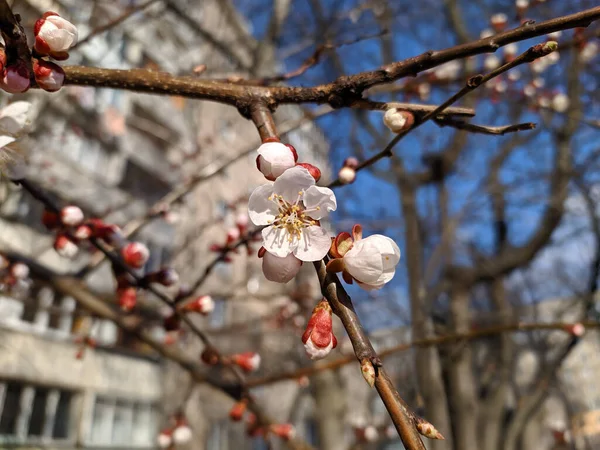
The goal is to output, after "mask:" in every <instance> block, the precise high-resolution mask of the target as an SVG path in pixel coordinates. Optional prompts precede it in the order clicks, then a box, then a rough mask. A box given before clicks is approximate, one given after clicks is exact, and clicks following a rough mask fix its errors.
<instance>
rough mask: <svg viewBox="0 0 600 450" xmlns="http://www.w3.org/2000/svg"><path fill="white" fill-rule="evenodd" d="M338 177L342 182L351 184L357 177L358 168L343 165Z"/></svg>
mask: <svg viewBox="0 0 600 450" xmlns="http://www.w3.org/2000/svg"><path fill="white" fill-rule="evenodd" d="M338 179H339V180H340V183H342V184H350V183H352V182H353V181H354V180H355V179H356V170H354V169H352V168H351V167H342V168H341V169H340V171H339V172H338Z"/></svg>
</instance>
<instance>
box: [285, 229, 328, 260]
mask: <svg viewBox="0 0 600 450" xmlns="http://www.w3.org/2000/svg"><path fill="white" fill-rule="evenodd" d="M330 247H331V236H329V233H328V232H327V230H325V229H324V228H321V227H320V226H318V225H313V226H310V227H308V228H304V229H303V230H302V238H301V241H300V242H299V243H298V246H297V247H296V249H295V250H294V255H296V258H298V259H299V260H300V261H319V260H320V259H323V258H324V257H325V255H326V254H327V252H328V251H329V248H330Z"/></svg>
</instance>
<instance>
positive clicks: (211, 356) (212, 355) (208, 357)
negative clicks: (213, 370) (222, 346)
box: [200, 347, 220, 366]
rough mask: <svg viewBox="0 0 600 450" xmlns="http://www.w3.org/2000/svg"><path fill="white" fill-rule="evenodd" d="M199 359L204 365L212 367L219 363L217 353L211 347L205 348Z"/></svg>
mask: <svg viewBox="0 0 600 450" xmlns="http://www.w3.org/2000/svg"><path fill="white" fill-rule="evenodd" d="M200 359H201V360H202V362H203V363H204V364H207V365H209V366H214V365H215V364H218V363H219V359H220V358H219V353H217V351H216V350H215V349H214V348H213V347H206V348H205V349H204V350H203V351H202V353H201V354H200Z"/></svg>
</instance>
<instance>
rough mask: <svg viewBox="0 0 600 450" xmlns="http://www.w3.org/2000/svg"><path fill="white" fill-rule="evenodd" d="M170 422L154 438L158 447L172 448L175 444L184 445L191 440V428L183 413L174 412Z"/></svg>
mask: <svg viewBox="0 0 600 450" xmlns="http://www.w3.org/2000/svg"><path fill="white" fill-rule="evenodd" d="M171 422H172V423H171V424H170V425H169V426H167V427H165V428H164V429H163V430H162V431H161V432H160V433H159V435H158V437H157V438H156V443H157V444H158V447H159V448H165V449H174V448H175V447H176V446H178V445H185V444H187V443H189V442H190V441H191V440H192V429H191V428H190V426H189V424H188V421H187V419H186V418H185V416H184V415H183V414H176V415H175V416H174V417H172V418H171Z"/></svg>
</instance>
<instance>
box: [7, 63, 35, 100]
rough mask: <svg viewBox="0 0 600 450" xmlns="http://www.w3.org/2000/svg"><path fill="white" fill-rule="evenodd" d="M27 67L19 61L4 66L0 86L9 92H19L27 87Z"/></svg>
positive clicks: (28, 83) (28, 84) (28, 82)
mask: <svg viewBox="0 0 600 450" xmlns="http://www.w3.org/2000/svg"><path fill="white" fill-rule="evenodd" d="M29 86H30V81H29V69H28V68H27V66H26V65H25V64H23V63H21V62H17V63H15V64H13V65H11V66H6V67H5V68H4V70H3V71H2V77H1V78H0V87H1V88H2V89H3V90H5V91H6V92H8V93H9V94H20V93H23V92H25V91H27V90H28V89H29Z"/></svg>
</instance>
